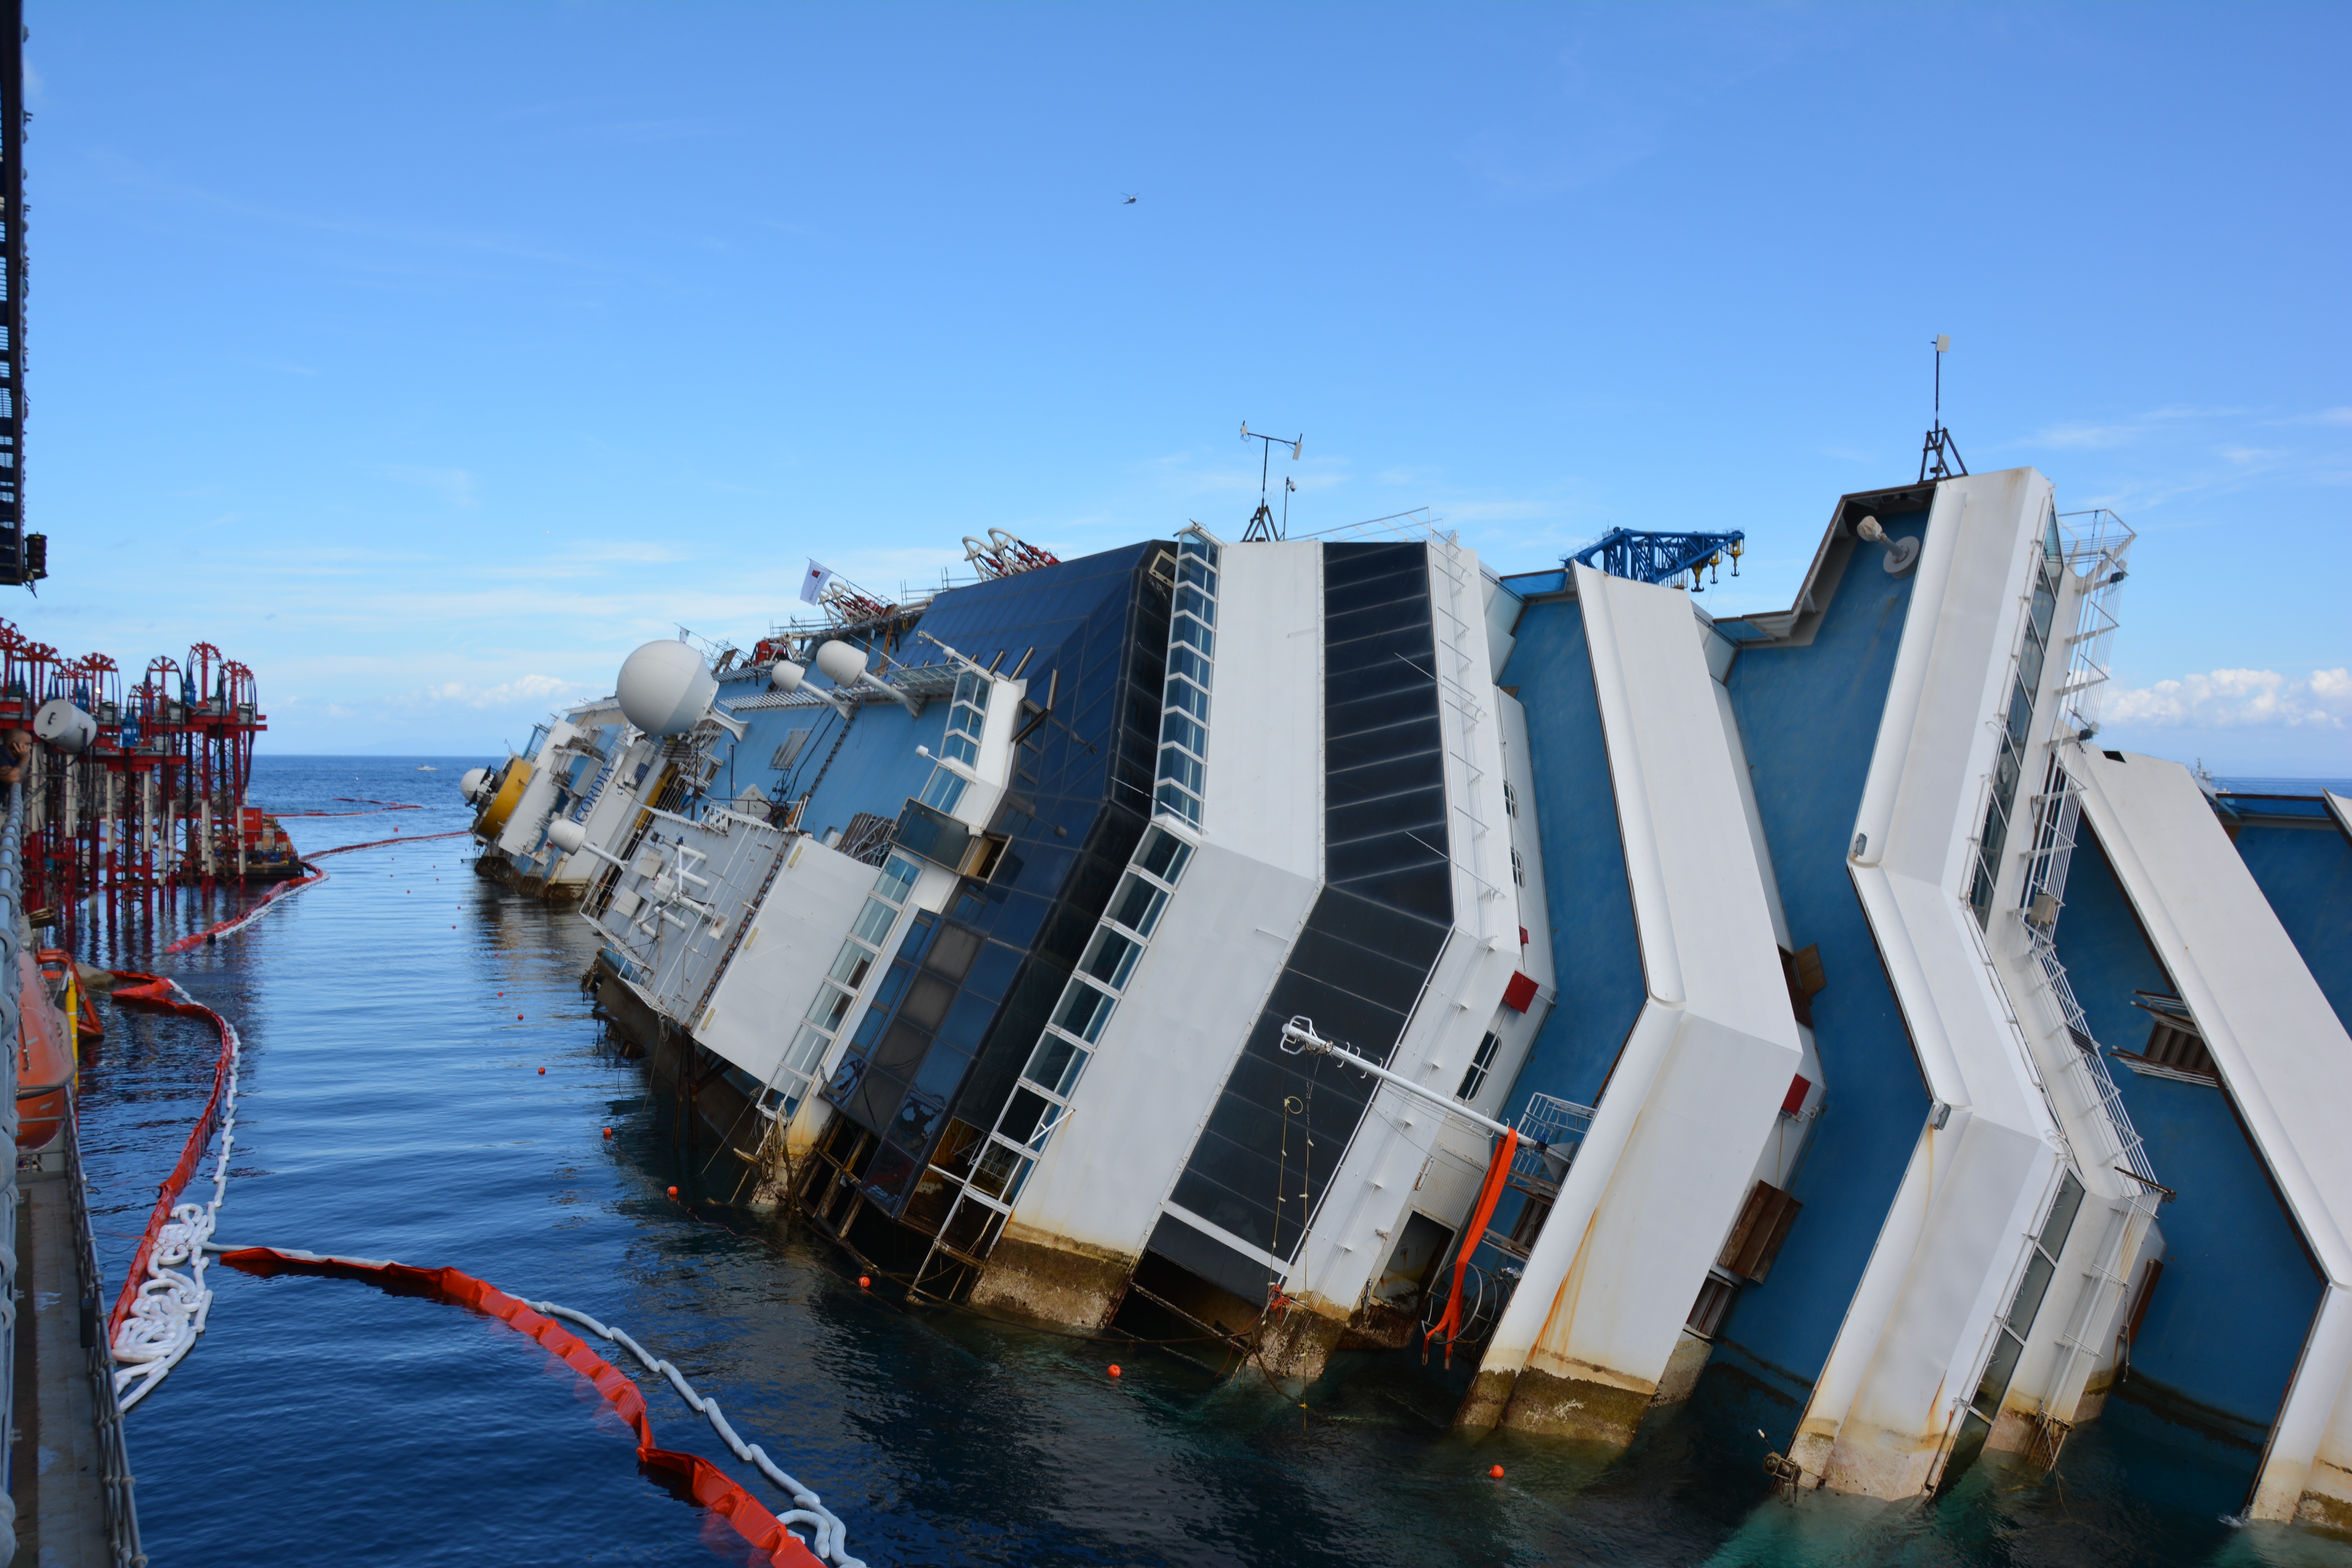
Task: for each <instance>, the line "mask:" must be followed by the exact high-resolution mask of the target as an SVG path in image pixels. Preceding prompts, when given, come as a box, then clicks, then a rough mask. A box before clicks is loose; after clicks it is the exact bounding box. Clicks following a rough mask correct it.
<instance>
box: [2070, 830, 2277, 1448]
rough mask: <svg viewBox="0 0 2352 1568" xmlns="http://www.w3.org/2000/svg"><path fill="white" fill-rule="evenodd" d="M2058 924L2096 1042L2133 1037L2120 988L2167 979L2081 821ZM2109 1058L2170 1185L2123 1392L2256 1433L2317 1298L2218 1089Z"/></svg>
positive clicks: (2141, 1037)
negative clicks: (2138, 1390)
mask: <svg viewBox="0 0 2352 1568" xmlns="http://www.w3.org/2000/svg"><path fill="white" fill-rule="evenodd" d="M2057 935H2058V956H2059V957H2060V959H2062V960H2063V962H2064V963H2065V965H2066V973H2067V978H2068V980H2069V981H2070V982H2071V983H2072V984H2073V986H2074V995H2075V998H2076V1000H2078V1001H2079V1002H2081V1004H2082V1005H2083V1012H2084V1016H2085V1017H2086V1018H2087V1019H2088V1020H2089V1021H2090V1025H2091V1031H2092V1034H2093V1035H2094V1037H2095V1038H2096V1039H2097V1040H2098V1042H2099V1044H2100V1045H2101V1046H2102V1047H2105V1048H2107V1049H2109V1050H2126V1051H2132V1052H2135V1053H2137V1052H2138V1051H2140V1050H2142V1049H2144V1048H2145V1047H2146V1046H2147V1037H2148V1033H2149V1029H2150V1026H2151V1024H2152V1020H2151V1019H2150V1017H2149V1016H2148V1015H2147V1013H2146V1012H2144V1011H2142V1010H2141V1009H2140V1008H2138V1007H2136V1006H2134V1005H2132V993H2133V992H2135V991H2155V992H2160V993H2169V992H2171V991H2172V990H2173V985H2172V981H2171V979H2170V977H2169V976H2168V975H2167V974H2166V973H2165V970H2164V966H2163V964H2162V963H2159V962H2158V958H2157V955H2156V952H2155V950H2154V949H2153V948H2151V947H2150V946H2149V945H2148V942H2147V936H2146V935H2145V934H2144V933H2143V931H2141V929H2140V924H2139V920H2138V917H2137V915H2136V914H2135V913H2134V912H2133V910H2132V908H2131V904H2130V901H2129V900H2127V899H2126V897H2125V896H2124V891H2123V889H2122V886H2121V885H2120V884H2119V883H2118V882H2117V881H2116V875H2115V871H2114V869H2113V868H2111V867H2110V866H2109V865H2108V862H2107V858H2106V855H2105V851H2104V850H2103V849H2102V848H2101V847H2100V845H2099V841H2098V837H2097V835H2095V833H2093V832H2091V831H2090V828H2089V825H2088V824H2085V825H2084V830H2083V833H2082V840H2081V842H2080V843H2079V844H2078V845H2077V847H2076V848H2075V850H2074V864H2073V866H2072V867H2071V868H2070V869H2069V870H2068V873H2067V878H2066V906H2065V910H2064V912H2063V914H2061V915H2060V916H2059V920H2058V933H2057ZM2113 1066H2114V1069H2115V1077H2116V1085H2117V1087H2118V1088H2120V1089H2122V1091H2123V1097H2124V1108H2125V1110H2127V1111H2129V1112H2130V1114H2131V1119H2132V1125H2133V1126H2134V1127H2136V1128H2137V1129H2138V1131H2139V1135H2140V1138H2141V1140H2142V1142H2145V1143H2146V1144H2147V1154H2148V1160H2149V1163H2151V1164H2152V1165H2153V1166H2154V1167H2155V1170H2156V1176H2157V1180H2158V1181H2160V1182H2162V1183H2164V1184H2165V1185H2167V1186H2168V1187H2171V1188H2172V1189H2173V1190H2174V1191H2175V1192H2177V1193H2179V1197H2177V1198H2175V1199H2174V1200H2172V1201H2171V1202H2169V1203H2167V1204H2165V1205H2162V1206H2161V1207H2160V1208H2159V1209H2158V1211H2157V1224H2158V1226H2161V1227H2162V1229H2163V1231H2164V1239H2165V1247H2166V1254H2165V1263H2164V1273H2163V1275H2162V1277H2161V1278H2160V1279H2158V1283H2157V1288H2156V1293H2155V1295H2154V1296H2153V1297H2152V1298H2150V1300H2149V1301H2148V1305H2147V1315H2146V1317H2145V1318H2143V1319H2142V1321H2141V1323H2140V1332H2139V1338H2138V1340H2137V1342H2136V1343H2134V1344H2133V1346H2132V1348H2131V1378H2130V1380H2128V1381H2127V1382H2126V1385H2125V1389H2124V1393H2125V1394H2126V1396H2127V1397H2128V1396H2130V1395H2131V1394H2133V1392H2134V1389H2133V1384H2135V1383H2137V1384H2143V1385H2145V1384H2157V1385H2160V1389H2161V1391H2164V1392H2168V1393H2170V1394H2175V1395H2178V1396H2179V1398H2181V1399H2186V1400H2189V1401H2192V1402H2194V1405H2196V1406H2201V1407H2203V1408H2202V1409H2190V1410H2187V1411H2184V1412H2182V1413H2183V1414H2188V1415H2193V1416H2196V1417H2198V1418H2199V1419H2200V1422H2201V1423H2202V1424H2203V1425H2206V1426H2210V1427H2213V1428H2216V1429H2219V1430H2223V1431H2229V1432H2231V1433H2232V1434H2233V1435H2234V1436H2237V1437H2238V1438H2239V1439H2240V1440H2241V1441H2243V1442H2250V1443H2254V1442H2259V1441H2260V1439H2261V1436H2262V1434H2263V1432H2265V1431H2266V1430H2268V1428H2269V1426H2270V1424H2271V1421H2272V1419H2273V1417H2274V1416H2275V1415H2277V1413H2278V1407H2279V1402H2280V1400H2281V1399H2282V1398H2284V1395H2285V1392H2286V1385H2287V1380H2288V1379H2289V1378H2290V1377H2292V1376H2293V1375H2294V1363H2295V1359H2296V1357H2297V1356H2298V1355H2299V1354H2300V1353H2301V1352H2302V1349H2303V1342H2304V1336H2305V1333H2306V1332H2307V1331H2308V1330H2309V1329H2310V1327H2311V1320H2312V1315H2313V1314H2314V1313H2315V1312H2316V1311H2317V1310H2318V1309H2319V1295H2320V1289H2321V1280H2320V1278H2319V1275H2318V1271H2317V1270H2316V1269H2315V1268H2314V1267H2313V1266H2312V1263H2311V1260H2310V1258H2309V1255H2308V1254H2307V1253H2306V1252H2305V1250H2304V1247H2303V1242H2302V1239H2301V1237H2300V1236H2299V1234H2298V1233H2297V1231H2296V1229H2295V1226H2294V1219H2293V1218H2292V1217H2291V1216H2290V1215H2288V1213H2287V1210H2286V1206H2285V1205H2284V1204H2283V1203H2282V1202H2281V1201H2280V1199H2279V1196H2278V1193H2277V1190H2276V1189H2275V1188H2274V1187H2273V1186H2272V1184H2271V1180H2270V1175H2269V1173H2268V1171H2267V1170H2266V1169H2265V1168H2264V1166H2263V1161H2262V1156H2261V1155H2260V1154H2259V1153H2258V1152H2256V1150H2255V1149H2254V1147H2253V1145H2252V1142H2249V1141H2248V1139H2247V1137H2246V1134H2245V1131H2244V1130H2243V1128H2242V1126H2241V1125H2240V1123H2239V1121H2238V1118H2237V1114H2236V1112H2235V1111H2234V1110H2232V1109H2231V1103H2230V1100H2229V1098H2228V1096H2227V1095H2226V1094H2225V1093H2224V1092H2223V1091H2222V1090H2221V1089H2220V1088H2218V1087H2209V1086H2207V1085H2203V1084H2192V1083H2181V1082H2178V1081H2175V1080H2172V1079H2159V1078H2151V1077H2144V1076H2142V1075H2140V1074H2138V1073H2135V1072H2133V1071H2131V1070H2130V1068H2128V1067H2127V1066H2126V1064H2124V1063H2122V1062H2116V1063H2114V1064H2113ZM2164 1403H2166V1402H2165V1401H2163V1400H2162V1399H2161V1398H2159V1400H2158V1404H2159V1407H2161V1406H2162V1405H2163V1404H2164ZM2174 1403H2175V1404H2176V1408H2177V1402H2174ZM2216 1415H2218V1416H2220V1417H2222V1418H2223V1419H2220V1420H2216V1419H2215V1416H2216Z"/></svg>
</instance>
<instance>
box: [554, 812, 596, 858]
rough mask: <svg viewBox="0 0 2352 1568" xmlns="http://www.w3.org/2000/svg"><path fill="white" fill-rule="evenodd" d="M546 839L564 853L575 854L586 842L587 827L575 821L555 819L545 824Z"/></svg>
mask: <svg viewBox="0 0 2352 1568" xmlns="http://www.w3.org/2000/svg"><path fill="white" fill-rule="evenodd" d="M547 841H548V842H549V843H550V844H552V845H554V846H555V847H557V848H558V849H561V850H562V851H563V852H564V853H565V854H566V855H577V854H579V853H580V847H581V846H582V845H583V844H585V843H587V842H588V829H587V828H586V827H584V826H581V825H580V824H579V823H577V822H568V821H563V820H561V819H559V820H557V821H554V822H551V823H549V824H548V825H547Z"/></svg>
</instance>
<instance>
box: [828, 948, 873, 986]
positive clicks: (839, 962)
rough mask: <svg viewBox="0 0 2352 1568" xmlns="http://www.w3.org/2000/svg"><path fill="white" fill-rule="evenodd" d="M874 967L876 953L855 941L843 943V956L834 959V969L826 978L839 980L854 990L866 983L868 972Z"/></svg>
mask: <svg viewBox="0 0 2352 1568" xmlns="http://www.w3.org/2000/svg"><path fill="white" fill-rule="evenodd" d="M873 967H874V954H873V953H872V952H869V951H868V950H866V948H862V947H860V946H858V945H857V944H856V942H843V943H842V944H841V956H840V957H838V958H836V959H835V960H834V961H833V969H832V972H831V973H828V974H827V975H826V976H825V978H826V979H828V980H838V981H839V982H841V984H844V985H846V986H848V987H849V988H850V989H851V990H852V991H855V990H856V989H857V988H858V987H859V986H860V985H862V984H865V983H866V973H867V972H868V971H869V970H871V969H872V968H873Z"/></svg>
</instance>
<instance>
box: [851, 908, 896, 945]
mask: <svg viewBox="0 0 2352 1568" xmlns="http://www.w3.org/2000/svg"><path fill="white" fill-rule="evenodd" d="M897 920H898V910H894V909H892V908H891V907H890V906H889V905H887V904H886V903H884V902H883V901H882V900H879V899H876V898H868V899H867V900H866V907H865V908H863V909H861V910H858V911H857V923H856V925H855V926H853V927H851V928H850V931H849V934H850V935H851V936H854V937H856V939H857V940H858V941H859V942H864V943H866V945H867V946H868V947H880V946H881V945H882V942H883V941H884V939H885V938H887V937H888V936H889V934H890V927H891V924H892V922H894V921H897Z"/></svg>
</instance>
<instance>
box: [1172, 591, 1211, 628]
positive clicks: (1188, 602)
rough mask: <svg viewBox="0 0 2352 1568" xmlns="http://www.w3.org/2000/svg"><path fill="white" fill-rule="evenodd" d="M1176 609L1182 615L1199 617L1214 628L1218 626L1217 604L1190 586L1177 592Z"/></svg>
mask: <svg viewBox="0 0 2352 1568" xmlns="http://www.w3.org/2000/svg"><path fill="white" fill-rule="evenodd" d="M1176 609H1177V613H1178V614H1180V615H1187V616H1200V617H1201V619H1202V620H1204V621H1206V622H1208V623H1209V625H1211V626H1215V625H1216V624H1217V602H1216V601H1215V600H1214V599H1212V598H1210V597H1209V596H1208V595H1206V594H1203V593H1202V592H1201V590H1200V589H1198V588H1195V587H1193V586H1192V585H1191V584H1186V585H1185V586H1183V587H1181V588H1179V589H1177V590H1176Z"/></svg>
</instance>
